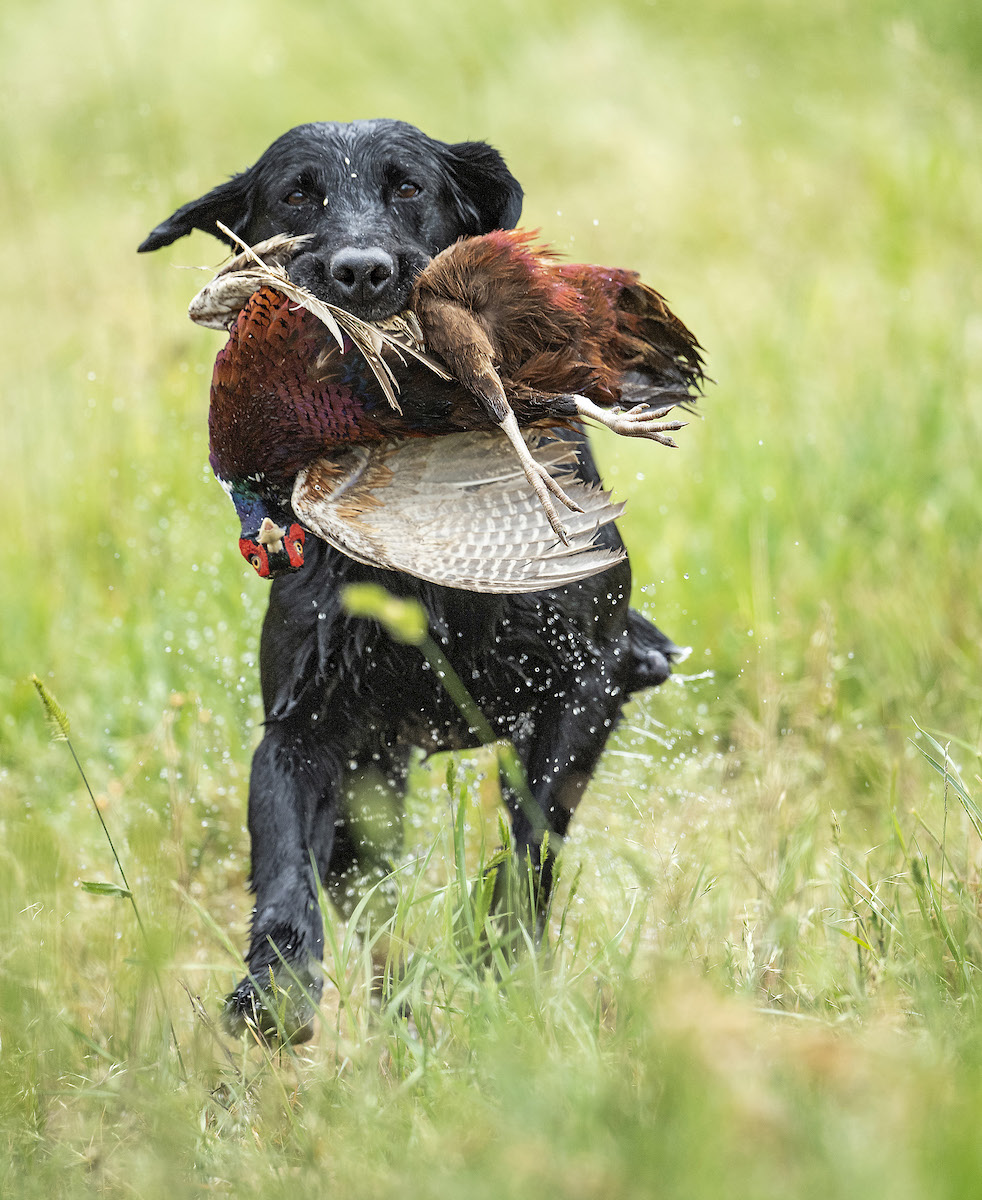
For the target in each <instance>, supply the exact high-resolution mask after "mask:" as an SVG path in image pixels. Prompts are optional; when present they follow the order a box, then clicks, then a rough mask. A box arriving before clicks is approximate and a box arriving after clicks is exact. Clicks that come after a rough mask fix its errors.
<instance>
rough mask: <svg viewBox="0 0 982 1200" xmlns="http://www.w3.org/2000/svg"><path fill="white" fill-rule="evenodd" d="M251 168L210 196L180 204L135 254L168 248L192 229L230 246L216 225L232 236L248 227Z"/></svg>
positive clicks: (142, 243)
mask: <svg viewBox="0 0 982 1200" xmlns="http://www.w3.org/2000/svg"><path fill="white" fill-rule="evenodd" d="M253 174H254V171H253V168H252V167H250V168H249V170H248V171H243V172H241V174H239V175H233V176H232V178H231V179H230V180H229V181H228V183H220V184H219V185H218V187H215V188H212V189H211V191H210V192H206V193H205V195H203V196H200V197H199V198H198V199H197V200H191V201H189V202H188V203H187V204H182V205H181V207H180V208H179V209H178V210H177V212H175V213H173V214H172V215H171V216H169V217H168V218H167V220H166V221H161V223H160V224H159V225H158V226H157V228H156V229H154V230H152V231H151V233H150V234H148V236H147V237H146V239H145V240H144V241H143V242H141V243H140V245H139V246H138V247H137V250H138V253H140V254H143V253H145V252H146V251H147V250H159V249H160V247H161V246H169V245H170V244H171V242H176V241H177V239H178V238H182V237H185V236H186V235H187V234H189V233H190V232H191V230H192V229H203V230H204V231H205V233H211V234H214V236H215V237H217V238H218V239H219V240H220V241H223V242H225V243H226V244H227V245H229V246H231V245H233V243H232V242H231V241H230V240H229V238H227V237H226V236H225V234H224V233H222V231H221V230H220V229H219V228H218V226H217V225H216V224H215V222H216V221H221V222H222V224H223V225H227V226H228V227H229V229H231V230H232V231H233V232H235V233H241V232H242V231H243V230H244V229H245V227H246V226H247V225H248V224H249V218H250V216H251V215H252V197H253V192H254V181H253Z"/></svg>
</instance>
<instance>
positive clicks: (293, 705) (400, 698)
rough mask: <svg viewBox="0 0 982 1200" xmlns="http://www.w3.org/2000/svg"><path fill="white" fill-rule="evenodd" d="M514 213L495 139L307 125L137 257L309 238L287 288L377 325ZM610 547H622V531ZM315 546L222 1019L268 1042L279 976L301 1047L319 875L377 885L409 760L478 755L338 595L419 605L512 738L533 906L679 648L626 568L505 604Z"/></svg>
mask: <svg viewBox="0 0 982 1200" xmlns="http://www.w3.org/2000/svg"><path fill="white" fill-rule="evenodd" d="M521 207H522V189H521V187H520V186H519V184H518V182H517V180H516V179H515V178H514V177H513V176H512V175H511V173H510V172H509V171H508V169H507V167H506V166H505V163H504V161H503V160H502V158H501V156H500V155H499V154H498V153H497V152H496V151H495V150H493V149H492V148H491V147H490V146H487V145H485V144H484V143H481V142H463V143H460V144H457V145H448V144H446V143H444V142H439V141H435V140H433V139H431V138H428V137H426V136H425V135H424V134H422V133H421V132H420V131H419V130H418V129H415V128H413V126H411V125H407V124H404V123H403V122H400V121H381V120H380V121H355V122H352V123H351V124H335V123H319V124H312V125H301V126H298V127H297V128H296V129H292V130H290V132H289V133H286V134H284V136H283V137H281V138H280V139H279V140H278V141H276V142H274V143H273V145H272V146H270V148H269V149H268V150H267V151H266V152H265V153H264V154H263V155H262V157H261V158H260V159H259V161H258V162H257V163H256V164H255V165H254V166H252V167H250V168H249V169H248V170H247V171H244V172H242V174H240V175H236V176H234V177H233V178H232V179H231V180H229V182H228V183H224V184H221V185H220V186H218V187H216V188H214V189H213V190H212V191H210V192H208V193H207V195H205V196H202V197H201V198H200V199H199V200H193V201H192V202H191V203H189V204H186V205H184V206H183V207H182V208H179V209H178V210H177V211H176V212H175V213H174V215H173V216H171V217H169V218H168V219H167V220H166V221H164V222H163V224H161V225H158V226H157V228H156V229H155V230H154V231H153V232H152V233H151V234H150V236H149V237H148V238H147V239H146V241H145V242H144V243H143V244H142V245H141V246H140V250H155V249H157V248H158V247H160V246H166V245H168V244H169V243H170V242H173V241H174V240H175V239H176V238H179V237H183V236H184V235H185V234H187V233H190V232H191V230H192V229H202V230H205V231H207V232H208V233H212V234H214V235H215V236H217V237H222V236H223V235H222V234H221V233H220V232H219V230H218V229H217V227H216V224H215V223H216V221H221V222H222V223H223V224H225V225H226V226H228V227H229V228H230V229H232V230H233V231H234V232H235V233H237V234H238V235H240V236H241V237H243V238H245V239H246V240H247V241H249V242H250V243H255V242H258V241H260V240H261V239H263V238H266V237H268V236H270V235H272V234H274V233H290V234H309V235H312V240H311V241H310V242H308V243H307V244H306V247H305V249H304V250H303V251H302V253H300V254H299V255H298V256H297V257H296V258H295V259H294V260H293V262H292V263H291V264H290V273H291V275H292V276H293V277H294V279H295V280H296V281H297V282H300V283H303V284H305V285H306V286H307V287H308V288H310V289H311V290H312V291H314V292H315V293H317V294H318V295H319V296H320V297H321V298H322V299H324V300H327V301H330V302H332V303H335V304H338V305H342V306H344V307H345V308H347V309H349V310H351V311H353V312H355V313H356V314H358V315H359V316H362V317H365V318H369V319H380V318H383V317H386V316H390V315H392V314H393V313H396V312H398V311H400V310H401V309H402V308H404V307H405V304H406V301H407V298H408V296H409V292H410V288H411V286H412V282H413V279H414V277H415V275H416V274H417V273H418V272H419V271H420V270H421V268H422V267H423V266H424V265H425V263H426V262H428V261H429V259H430V258H431V257H432V256H433V255H435V254H436V253H437V252H438V251H439V250H442V249H444V248H445V247H446V246H448V245H450V244H451V243H452V242H454V241H456V240H457V239H458V238H460V237H466V236H471V235H476V234H482V233H486V232H489V231H490V230H492V229H496V228H506V229H507V228H513V227H514V226H515V225H516V223H517V221H518V218H519V214H520V212H521ZM566 436H567V437H569V438H570V440H572V441H573V442H574V443H575V445H576V447H577V452H578V455H579V458H580V466H581V472H582V474H583V475H584V476H585V477H587V478H591V479H596V477H597V476H596V468H595V466H594V464H593V460H592V457H591V455H590V450H589V447H588V445H587V443H586V440H585V438H583V437H582V436H581V435H578V434H568V435H566ZM603 533H604V536H605V540H606V542H607V544H608V545H611V546H614V547H617V548H620V547H621V542H620V539H619V537H618V534H617V532H616V530H615V529H614V526H613V525H608V526H607V527H606V528H605V530H604V531H603ZM308 547H309V554H308V555H307V563H306V565H305V567H304V568H303V570H301V571H299V572H298V573H297V574H295V575H290V576H287V577H285V578H282V579H278V580H276V581H275V582H274V583H273V585H272V594H271V598H270V604H269V610H268V612H267V614H266V620H265V623H264V625H263V634H262V646H261V658H260V671H261V678H262V691H263V702H264V706H265V712H266V726H265V735H264V737H263V740H262V743H261V744H260V746H259V748H258V750H257V751H256V755H255V758H254V759H253V765H252V779H251V784H250V792H249V832H250V835H251V839H252V887H253V889H254V891H255V895H256V906H255V910H254V913H253V924H252V941H251V944H250V947H249V954H248V964H249V975H248V976H247V978H245V979H244V980H243V981H242V982H241V983H240V984H239V986H238V987H237V988H236V990H235V992H234V993H233V994H232V995H231V996H230V997H229V1000H228V1005H227V1010H226V1015H227V1019H228V1023H229V1025H230V1027H231V1028H233V1029H241V1028H242V1027H243V1024H244V1022H245V1021H246V1020H250V1021H256V1022H257V1023H258V1025H259V1027H260V1028H262V1029H264V1030H266V1031H268V1032H272V1031H273V1026H274V1024H275V1022H274V1018H273V1016H272V1014H271V1013H270V1012H268V1011H267V1008H266V1007H265V1006H264V1000H263V993H264V990H265V989H267V988H268V987H269V983H270V971H271V970H272V974H273V976H274V978H275V980H276V982H277V983H279V984H281V985H282V986H283V988H284V989H285V990H286V991H287V993H288V994H289V995H290V1006H291V1011H289V1012H288V1013H287V1015H286V1026H287V1029H286V1032H287V1034H288V1035H290V1036H292V1037H293V1039H294V1040H301V1039H302V1038H303V1037H305V1036H309V1031H310V1028H311V1022H312V1013H311V1011H310V1006H309V1003H307V1002H306V1000H305V998H304V996H303V995H302V994H301V993H302V992H303V991H306V992H307V993H308V994H310V995H311V996H313V997H315V998H316V997H318V996H319V994H320V990H321V986H322V985H321V982H320V978H319V970H318V964H319V961H320V958H321V955H322V951H323V927H322V923H321V916H320V912H319V909H318V904H317V880H316V878H315V875H314V869H313V868H312V865H311V863H312V861H313V862H314V863H316V870H317V872H318V873H319V875H320V877H321V880H322V881H323V883H324V884H325V886H326V887H327V889H328V892H329V894H330V895H331V896H332V898H333V899H335V900H336V902H338V903H339V905H340V907H341V908H342V909H343V910H347V911H350V909H351V897H352V895H353V894H354V890H355V888H356V886H357V884H358V880H359V877H367V878H371V877H372V876H373V874H374V875H376V876H377V875H378V873H379V871H380V870H381V867H380V864H381V862H382V861H383V859H384V855H385V852H386V851H387V850H389V849H391V847H392V845H393V833H397V832H398V828H399V803H398V793H399V791H400V788H401V785H402V783H403V781H404V778H405V772H406V768H407V765H408V759H409V754H410V751H411V749H412V748H413V747H421V748H422V749H423V750H424V751H427V752H430V751H437V750H448V749H460V748H464V747H468V746H474V745H475V744H476V740H475V736H474V733H473V731H472V730H471V729H470V728H469V727H468V725H467V722H466V721H464V720H463V718H462V717H461V715H460V714H459V712H458V711H457V710H456V708H455V707H454V705H453V704H452V703H451V702H450V701H449V699H448V698H447V696H446V693H445V692H444V690H443V688H442V687H441V685H440V683H439V681H438V680H437V679H435V678H434V675H433V673H432V672H431V671H429V670H428V669H427V668H426V666H425V664H424V662H423V661H422V659H421V657H420V655H419V652H418V651H417V650H416V649H415V648H413V647H407V646H403V645H399V644H396V643H394V642H393V641H392V640H391V639H390V638H389V637H388V636H387V634H386V633H385V632H384V630H383V629H382V628H381V627H380V626H378V625H377V624H376V623H375V622H374V621H370V620H365V619H358V618H354V617H351V616H349V615H348V614H347V612H346V611H345V609H344V608H343V607H342V605H341V603H340V594H341V591H342V589H343V587H344V585H345V584H347V583H349V582H357V581H364V580H370V581H373V582H377V583H379V584H381V585H382V586H383V587H385V588H387V589H388V590H389V591H390V592H394V593H396V594H398V595H403V596H412V597H415V598H417V599H418V600H420V601H421V602H422V603H423V605H424V606H425V608H426V610H427V612H428V613H429V618H430V626H431V631H432V632H433V634H434V636H435V637H436V638H437V639H438V640H439V641H440V642H441V644H442V646H443V648H444V650H445V652H446V654H447V655H448V657H449V659H450V661H451V662H452V663H453V665H454V667H455V668H456V670H457V672H458V673H459V674H460V675H461V677H462V678H463V679H464V681H465V682H466V684H467V686H468V687H469V688H470V690H471V692H472V694H473V696H474V698H475V699H476V700H477V702H478V704H479V705H480V706H481V708H482V709H483V711H484V713H485V715H486V717H487V719H488V721H489V722H490V723H491V725H492V727H493V728H494V729H495V731H496V732H497V733H498V734H499V735H500V736H501V737H505V738H510V739H511V740H512V741H513V742H514V744H515V746H516V747H517V749H518V752H519V755H520V756H521V758H522V760H523V762H524V763H525V767H526V770H527V774H528V780H529V784H530V787H531V791H532V794H533V796H534V798H535V801H536V803H537V804H538V806H539V807H540V809H541V815H540V814H534V813H533V814H530V813H528V812H527V811H526V810H525V809H523V806H522V805H521V803H520V802H519V799H518V798H517V797H516V796H514V795H512V794H511V793H510V792H509V791H508V789H507V788H506V789H503V791H504V800H505V803H506V804H507V806H508V808H509V811H510V814H511V820H512V829H513V836H514V843H515V846H516V849H517V850H518V851H519V852H520V854H521V855H522V857H523V858H524V857H525V856H526V855H527V856H528V857H529V858H530V859H531V861H532V863H533V865H534V867H535V868H536V870H537V871H538V872H539V879H540V885H539V887H540V891H539V895H540V905H544V904H545V902H546V899H547V897H548V894H549V890H550V886H551V882H552V866H553V857H554V855H555V852H556V851H557V850H558V848H559V846H560V844H561V842H562V837H563V835H564V833H565V831H566V828H567V826H568V824H569V821H570V817H571V816H572V813H573V811H574V810H575V808H576V806H577V804H578V803H579V800H580V797H581V796H582V794H583V790H584V788H585V787H586V784H587V782H588V781H589V779H590V776H591V774H592V773H593V770H594V768H595V766H596V764H597V760H598V758H599V757H600V753H601V751H602V750H603V747H604V744H605V742H606V740H607V737H608V735H609V734H610V732H611V730H612V729H613V727H614V725H615V724H616V723H617V721H618V719H619V717H620V714H621V709H622V708H623V705H624V703H625V701H626V700H627V699H628V697H629V696H630V694H631V693H632V692H634V691H636V690H638V689H640V688H645V687H651V686H653V685H655V684H659V683H662V682H663V681H664V680H665V679H666V678H667V676H668V674H669V670H670V668H669V663H670V662H671V660H672V656H673V653H674V652H675V650H676V648H675V647H674V646H673V645H672V643H671V642H670V641H669V640H668V639H667V638H666V637H665V636H664V635H663V634H662V633H661V632H660V631H659V630H658V629H656V628H655V626H654V625H652V624H650V623H649V622H648V621H647V620H645V619H644V618H643V617H642V616H641V615H640V614H639V613H637V612H635V611H633V610H632V609H630V608H629V606H628V595H629V592H630V583H631V577H630V568H629V567H628V565H627V563H626V562H622V563H620V564H619V565H617V566H615V567H612V568H611V569H610V570H609V571H607V572H605V573H604V574H602V575H596V576H593V577H592V578H589V579H585V580H583V581H582V582H580V583H578V584H575V585H573V586H569V587H564V588H560V589H557V590H555V591H549V592H539V593H534V594H531V595H516V596H504V597H502V596H494V595H480V594H477V593H471V592H462V591H455V590H451V589H447V588H440V587H437V586H434V585H431V584H427V583H423V582H421V581H420V580H418V579H414V578H410V577H408V576H404V575H400V574H397V573H395V572H391V571H382V570H377V569H373V568H370V567H365V566H361V565H359V564H358V563H355V562H354V561H352V560H351V559H348V558H346V557H345V556H344V555H342V554H341V553H339V552H338V551H336V550H334V549H333V548H331V547H330V546H328V545H327V544H326V543H323V542H319V541H317V540H316V539H308ZM373 795H374V796H375V797H376V798H377V803H375V804H374V805H373V804H372V803H370V801H371V798H372V796H373ZM393 796H395V799H393ZM366 813H368V814H369V819H368V820H367V821H366V819H365V814H366ZM366 824H367V825H372V824H374V825H375V826H376V828H375V829H372V828H366ZM378 827H383V828H378ZM387 830H388V832H387ZM543 830H548V833H549V836H548V839H547V849H546V851H545V853H543V852H542V841H543V836H542V834H543ZM296 980H299V981H300V982H301V984H302V985H303V988H302V989H297V988H296V987H295V986H293V985H292V984H291V981H294V982H295V981H296Z"/></svg>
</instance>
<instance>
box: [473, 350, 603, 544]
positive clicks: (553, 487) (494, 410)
mask: <svg viewBox="0 0 982 1200" xmlns="http://www.w3.org/2000/svg"><path fill="white" fill-rule="evenodd" d="M470 349H471V350H475V351H477V352H475V353H474V354H473V355H472V357H471V358H470V359H469V360H468V362H467V366H466V371H465V370H462V369H461V367H460V364H459V363H457V364H455V365H456V366H457V375H458V378H461V379H465V380H466V382H467V387H468V388H469V390H470V391H471V392H473V393H474V395H475V396H476V397H477V398H478V400H480V401H481V403H482V404H483V406H484V408H485V410H486V411H487V413H488V415H489V416H490V417H491V418H492V420H494V421H496V422H497V424H498V425H500V426H501V431H502V433H504V435H505V437H506V438H507V439H508V440H509V441H510V442H511V444H512V446H513V447H514V449H515V453H516V454H517V455H518V461H519V462H520V463H521V464H522V470H523V471H524V472H525V477H526V479H528V481H529V483H530V484H531V485H532V490H533V491H534V492H535V494H536V495H537V496H538V498H539V503H540V504H541V505H542V507H543V509H544V510H545V514H546V516H547V517H548V518H549V524H550V525H551V526H552V527H553V529H554V530H555V531H556V536H557V537H558V538H559V540H560V541H561V542H562V543H563V545H565V546H568V545H569V530H568V529H567V528H566V526H565V525H563V523H562V521H560V519H559V514H558V513H557V512H556V507H555V505H554V504H553V502H552V500H551V499H550V495H549V494H550V492H551V493H552V495H553V496H555V497H556V498H557V499H558V500H561V501H562V502H563V504H565V505H566V507H567V508H569V509H572V511H573V512H582V511H583V509H582V508H580V506H579V505H578V504H577V503H576V502H575V501H574V500H571V499H570V498H569V496H567V495H566V493H565V492H564V491H563V489H562V488H561V487H560V486H559V484H558V483H557V482H556V481H555V479H553V477H552V476H551V475H550V474H549V472H548V470H546V468H545V467H543V466H541V465H540V464H539V463H537V462H536V461H535V459H534V458H533V457H532V453H531V451H530V450H529V448H528V446H527V445H526V444H525V438H524V437H522V431H521V429H520V428H519V424H518V418H517V417H516V416H515V412H514V409H513V408H512V406H511V405H510V404H509V403H508V398H507V397H506V396H505V389H504V388H503V387H502V385H501V379H500V378H499V376H498V372H497V371H496V370H495V369H494V366H493V364H492V362H491V348H490V346H488V347H487V352H486V353H485V354H483V355H482V354H481V353H479V351H480V347H479V346H478V347H470Z"/></svg>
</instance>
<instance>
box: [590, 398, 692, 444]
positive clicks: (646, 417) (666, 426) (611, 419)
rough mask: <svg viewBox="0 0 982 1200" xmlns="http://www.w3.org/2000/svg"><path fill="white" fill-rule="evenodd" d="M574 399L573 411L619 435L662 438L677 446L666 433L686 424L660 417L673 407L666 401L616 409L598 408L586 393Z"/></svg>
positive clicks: (664, 415) (654, 439) (653, 438)
mask: <svg viewBox="0 0 982 1200" xmlns="http://www.w3.org/2000/svg"><path fill="white" fill-rule="evenodd" d="M573 399H574V403H575V405H576V411H577V412H578V413H579V414H580V416H581V417H588V418H589V419H590V420H591V421H596V422H598V424H600V425H605V426H606V427H607V428H608V429H611V430H613V431H614V433H617V434H620V435H621V437H643V438H650V439H651V440H652V441H654V442H661V444H662V445H663V446H673V447H676V448H677V445H678V444H677V442H676V441H675V439H674V438H671V437H669V436H668V434H669V433H670V432H675V431H676V430H678V429H684V428H685V427H686V425H687V424H688V422H687V421H665V420H662V418H663V417H666V416H668V414H669V413H670V412H671V411H672V409H673V408H675V407H676V406H675V405H674V404H668V405H665V406H663V407H661V408H651V407H650V406H649V405H647V404H636V405H635V406H634V407H633V408H629V409H628V410H627V411H626V412H618V411H616V410H615V409H608V408H601V407H600V405H599V404H594V403H593V401H592V400H588V399H587V398H586V397H585V396H575V397H574V398H573Z"/></svg>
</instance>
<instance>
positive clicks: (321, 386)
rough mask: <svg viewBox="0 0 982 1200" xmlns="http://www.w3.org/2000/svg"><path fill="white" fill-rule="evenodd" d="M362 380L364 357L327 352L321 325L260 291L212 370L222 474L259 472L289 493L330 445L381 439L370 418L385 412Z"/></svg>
mask: <svg viewBox="0 0 982 1200" xmlns="http://www.w3.org/2000/svg"><path fill="white" fill-rule="evenodd" d="M347 349H348V350H350V347H347ZM366 374H367V371H366V368H365V363H364V359H362V357H361V356H360V355H358V354H354V353H344V354H342V352H341V351H340V350H339V349H338V348H337V347H334V348H333V353H332V352H331V346H330V345H328V344H327V337H326V334H325V330H324V326H323V325H322V324H321V322H320V321H319V320H318V319H317V318H316V317H314V316H312V315H311V314H310V313H309V312H307V311H306V310H305V309H303V308H301V307H299V306H298V305H296V304H294V303H292V302H291V301H290V300H288V299H287V298H286V297H285V296H283V295H282V294H281V293H279V292H277V291H275V290H273V289H272V288H268V287H267V288H262V289H260V290H259V291H258V292H256V293H255V294H254V295H253V296H252V297H251V299H250V300H249V302H248V303H247V304H246V305H245V307H244V308H243V309H242V311H241V312H240V313H239V315H238V317H237V318H236V319H235V321H234V323H233V325H232V327H231V330H230V333H229V340H228V343H227V344H226V345H225V346H224V347H223V349H222V350H220V351H219V354H218V357H217V358H216V360H215V370H214V373H213V375H212V388H211V409H210V412H209V431H210V435H211V451H212V458H213V461H214V463H215V464H216V472H217V473H218V474H219V475H220V476H221V477H222V478H224V479H246V478H248V477H249V476H252V475H255V474H256V473H257V472H259V471H261V472H263V473H264V475H265V476H266V477H267V478H268V479H270V480H273V481H282V482H283V483H287V482H289V481H290V480H292V478H293V477H294V476H295V475H296V473H297V471H298V470H300V468H301V467H303V466H305V465H306V464H307V463H309V462H310V461H311V460H312V459H313V458H316V457H318V456H319V455H320V454H322V453H323V452H324V450H325V448H327V447H329V446H331V445H337V444H341V443H348V442H351V441H360V440H369V441H371V440H375V439H377V438H379V437H381V436H382V435H381V434H380V433H379V432H378V430H377V427H376V426H375V424H374V421H373V419H372V410H373V409H377V408H382V409H384V410H388V405H387V403H386V401H385V399H384V397H382V396H381V395H380V393H379V390H378V388H377V387H375V388H373V387H372V381H371V380H369V379H366V378H365V375H366Z"/></svg>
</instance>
